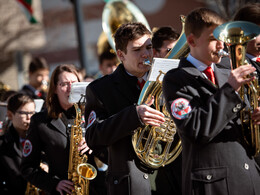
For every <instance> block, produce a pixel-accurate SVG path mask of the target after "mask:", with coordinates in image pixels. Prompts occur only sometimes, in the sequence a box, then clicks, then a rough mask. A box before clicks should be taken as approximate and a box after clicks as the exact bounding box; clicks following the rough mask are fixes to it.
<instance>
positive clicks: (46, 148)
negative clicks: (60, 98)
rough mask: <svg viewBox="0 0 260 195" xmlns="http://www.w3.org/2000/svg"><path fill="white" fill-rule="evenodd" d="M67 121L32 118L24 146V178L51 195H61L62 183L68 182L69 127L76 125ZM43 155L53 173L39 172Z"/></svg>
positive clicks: (43, 116)
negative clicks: (56, 194)
mask: <svg viewBox="0 0 260 195" xmlns="http://www.w3.org/2000/svg"><path fill="white" fill-rule="evenodd" d="M73 108H74V107H72V109H73ZM67 118H68V117H66V115H63V117H62V118H58V119H52V118H49V117H48V116H47V112H39V113H36V114H35V115H33V116H32V118H31V124H30V127H29V134H28V136H27V140H26V142H25V146H24V151H23V159H22V164H21V171H22V173H23V175H24V177H25V178H26V179H27V180H29V181H30V182H31V183H32V184H34V185H35V186H37V187H38V188H40V189H43V190H44V191H46V192H49V193H57V191H56V190H55V188H56V185H57V184H58V182H59V181H60V180H64V179H67V178H68V163H69V150H70V144H69V143H70V136H69V130H68V128H67V124H68V123H70V124H73V119H67ZM69 118H71V117H69ZM42 152H44V153H45V155H46V158H47V159H48V165H49V173H46V172H45V171H43V170H41V169H40V168H39V164H40V162H41V161H42V157H41V153H42Z"/></svg>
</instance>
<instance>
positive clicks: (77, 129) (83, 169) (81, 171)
mask: <svg viewBox="0 0 260 195" xmlns="http://www.w3.org/2000/svg"><path fill="white" fill-rule="evenodd" d="M74 107H75V109H76V118H75V121H74V124H73V125H72V126H71V135H70V137H71V138H70V156H69V168H68V179H69V180H71V181H73V183H74V188H75V191H73V194H75V195H88V194H89V180H92V179H94V178H95V177H96V175H97V170H96V169H95V167H94V166H92V165H91V164H89V163H86V162H87V159H88V157H87V155H85V154H84V155H83V156H81V155H80V154H79V151H78V146H79V143H80V141H81V140H82V128H81V109H80V108H79V105H78V104H77V103H74Z"/></svg>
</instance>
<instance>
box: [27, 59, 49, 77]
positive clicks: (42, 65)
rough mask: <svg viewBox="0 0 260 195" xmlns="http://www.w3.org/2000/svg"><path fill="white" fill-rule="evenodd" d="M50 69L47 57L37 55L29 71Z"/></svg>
mask: <svg viewBox="0 0 260 195" xmlns="http://www.w3.org/2000/svg"><path fill="white" fill-rule="evenodd" d="M42 69H45V70H49V65H48V63H47V61H46V59H45V58H43V57H35V58H33V59H32V61H31V62H30V64H29V73H34V72H36V71H38V70H42Z"/></svg>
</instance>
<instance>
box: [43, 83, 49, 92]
mask: <svg viewBox="0 0 260 195" xmlns="http://www.w3.org/2000/svg"><path fill="white" fill-rule="evenodd" d="M48 86H49V83H48V81H46V80H42V84H41V89H42V91H44V92H45V93H46V92H47V91H48Z"/></svg>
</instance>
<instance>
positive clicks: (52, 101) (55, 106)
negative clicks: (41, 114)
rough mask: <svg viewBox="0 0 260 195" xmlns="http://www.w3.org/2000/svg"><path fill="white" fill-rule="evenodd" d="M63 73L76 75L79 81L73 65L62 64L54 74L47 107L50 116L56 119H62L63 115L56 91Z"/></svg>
mask: <svg viewBox="0 0 260 195" xmlns="http://www.w3.org/2000/svg"><path fill="white" fill-rule="evenodd" d="M63 72H70V73H73V74H75V75H76V77H77V78H78V81H79V76H78V71H77V68H76V67H75V66H74V65H72V64H61V65H59V66H57V67H56V68H55V69H54V71H53V72H52V75H51V80H50V87H49V89H48V93H47V98H46V105H47V109H48V115H49V116H50V117H51V118H54V119H57V118H59V117H61V113H62V108H61V106H60V102H59V99H58V96H57V94H56V93H55V91H56V88H57V84H58V81H59V76H60V74H61V73H63Z"/></svg>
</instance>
